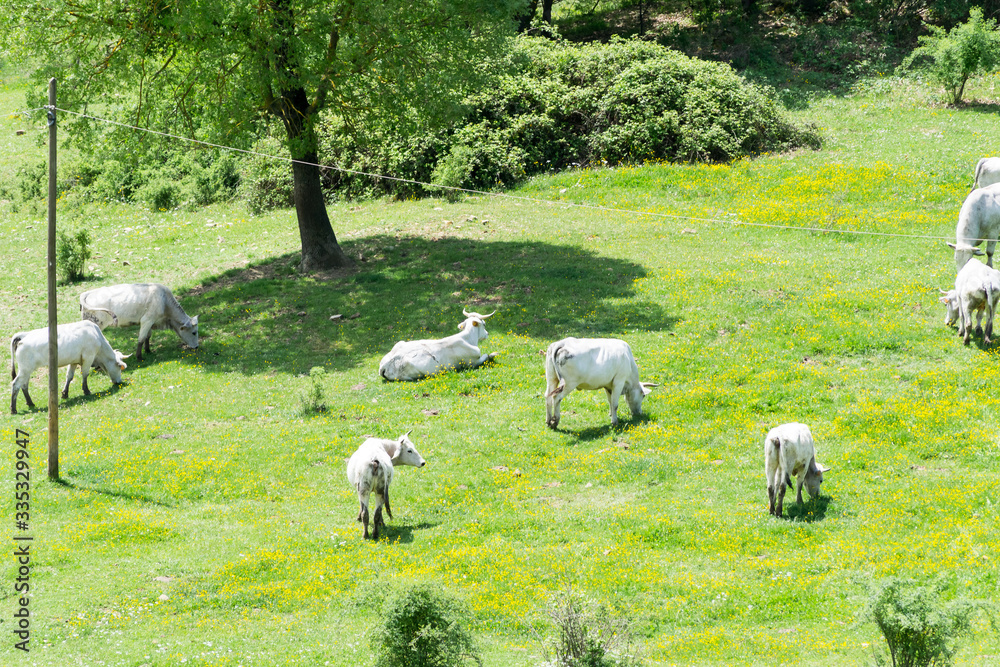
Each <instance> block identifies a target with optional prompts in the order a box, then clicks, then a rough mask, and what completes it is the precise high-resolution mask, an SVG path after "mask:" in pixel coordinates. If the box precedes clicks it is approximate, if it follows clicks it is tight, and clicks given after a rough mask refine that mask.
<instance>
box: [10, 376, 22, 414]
mask: <svg viewBox="0 0 1000 667" xmlns="http://www.w3.org/2000/svg"><path fill="white" fill-rule="evenodd" d="M10 384H11V387H10V414H12V415H16V414H17V392H19V391H21V390H20V388H19V387H18V386H17V382H11V383H10Z"/></svg>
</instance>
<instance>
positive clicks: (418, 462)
mask: <svg viewBox="0 0 1000 667" xmlns="http://www.w3.org/2000/svg"><path fill="white" fill-rule="evenodd" d="M411 433H413V429H410V430H409V431H407V432H406V433H404V434H403V435H401V436H399V439H398V440H396V442H397V443H398V445H399V454H398V455H397V456H396V457H395V459H394V461H393V463H398V464H400V465H404V466H414V467H415V468H423V467H424V465H425V464H426V463H427V461H424V457H422V456H421V455H420V452H418V451H417V448H416V447H414V446H413V441H412V440H410V434H411Z"/></svg>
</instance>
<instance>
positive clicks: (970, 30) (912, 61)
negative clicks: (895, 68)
mask: <svg viewBox="0 0 1000 667" xmlns="http://www.w3.org/2000/svg"><path fill="white" fill-rule="evenodd" d="M927 27H928V29H929V30H930V32H931V34H930V35H921V36H920V38H919V40H920V46H918V47H917V48H916V49H914V50H913V52H912V53H911V54H910V55H909V56H907V57H906V59H905V60H904V61H903V64H902V65H901V66H900V67H901V68H902V69H904V70H905V69H908V68H916V69H918V70H921V71H923V72H925V73H926V74H927V75H928V76H929V77H930V78H931V79H933V80H934V81H936V82H937V83H938V84H940V85H941V86H943V87H944V89H945V91H946V93H947V95H948V99H949V101H950V102H951V103H952V104H958V103H959V102H961V101H962V95H963V94H964V92H965V84H966V83H967V82H968V81H969V78H970V77H972V76H973V75H975V74H980V73H984V72H990V71H993V69H994V67H995V66H996V64H997V62H998V61H1000V32H998V31H997V22H996V20H995V19H984V18H983V10H982V9H980V8H979V7H973V8H972V9H970V10H969V20H968V21H967V22H965V23H960V24H958V25H956V26H955V27H954V28H952V29H951V30H945V29H944V28H939V27H937V26H927Z"/></svg>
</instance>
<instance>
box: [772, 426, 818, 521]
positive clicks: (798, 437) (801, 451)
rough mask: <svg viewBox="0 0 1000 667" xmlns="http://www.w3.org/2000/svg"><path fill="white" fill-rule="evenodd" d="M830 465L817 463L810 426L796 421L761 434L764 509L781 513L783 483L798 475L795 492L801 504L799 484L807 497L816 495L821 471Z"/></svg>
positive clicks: (784, 485)
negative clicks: (764, 477) (803, 487)
mask: <svg viewBox="0 0 1000 667" xmlns="http://www.w3.org/2000/svg"><path fill="white" fill-rule="evenodd" d="M828 470H829V468H827V467H825V466H822V465H820V464H818V463H816V447H815V445H814V444H813V437H812V433H810V432H809V427H808V426H806V425H805V424H799V423H798V422H791V423H789V424H782V425H781V426H775V427H774V428H772V429H771V430H770V431H768V432H767V437H765V438H764V473H765V475H766V476H767V509H768V511H769V512H770V513H771V514H773V515H774V516H777V517H780V516H781V512H782V507H783V505H784V502H785V487H786V486H791V484H792V480H791V478H792V476H795V477H796V478H797V479H796V481H797V490H798V496H797V498H796V501H797V502H798V503H799V505H801V504H802V485H803V483H804V484H805V486H806V489H807V490H808V491H809V497H810V498H815V497H817V496H819V487H820V484H822V483H823V473H825V472H826V471H828Z"/></svg>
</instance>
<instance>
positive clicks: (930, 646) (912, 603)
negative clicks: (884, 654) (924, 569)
mask: <svg viewBox="0 0 1000 667" xmlns="http://www.w3.org/2000/svg"><path fill="white" fill-rule="evenodd" d="M943 590H944V585H943V584H941V583H938V584H934V585H928V586H921V585H918V584H917V582H915V581H914V580H912V579H902V578H899V577H889V578H887V579H884V580H882V581H880V582H878V583H877V584H876V585H875V586H874V587H873V588H872V590H871V592H870V594H869V600H868V605H867V607H866V609H865V617H866V618H870V619H871V620H873V621H874V622H875V624H876V625H878V628H879V630H881V631H882V636H883V637H884V638H885V641H886V644H887V645H888V647H889V656H890V659H891V661H892V662H891V664H892V665H893V667H932V666H938V665H950V664H951V658H952V656H953V655H954V654H955V650H956V643H957V641H958V639H959V638H960V637H961V636H962V635H964V634H967V633H969V631H970V630H971V620H972V617H973V615H974V614H975V612H976V611H978V610H980V609H984V608H987V607H986V605H985V603H983V602H981V601H978V600H968V599H966V598H963V597H958V598H955V599H953V600H951V601H950V602H947V603H944V602H942V600H941V594H942V592H943ZM876 660H877V661H878V663H879V664H880V665H881V664H885V660H884V659H883V658H881V657H880V656H876Z"/></svg>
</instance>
